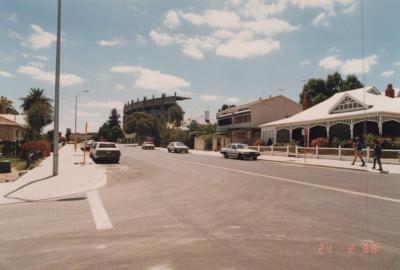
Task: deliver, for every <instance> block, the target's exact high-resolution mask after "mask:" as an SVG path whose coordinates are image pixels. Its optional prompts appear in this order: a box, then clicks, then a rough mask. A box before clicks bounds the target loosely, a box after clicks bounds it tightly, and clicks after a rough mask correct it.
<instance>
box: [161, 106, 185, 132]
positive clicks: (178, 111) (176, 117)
mask: <svg viewBox="0 0 400 270" xmlns="http://www.w3.org/2000/svg"><path fill="white" fill-rule="evenodd" d="M184 115H185V112H184V111H183V110H182V108H181V106H179V105H173V106H171V107H169V108H168V110H167V115H166V116H167V119H168V122H169V123H171V124H173V125H174V126H176V127H179V126H180V125H181V123H182V121H183V116H184Z"/></svg>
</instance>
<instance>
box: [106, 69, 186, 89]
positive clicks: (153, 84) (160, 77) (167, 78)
mask: <svg viewBox="0 0 400 270" xmlns="http://www.w3.org/2000/svg"><path fill="white" fill-rule="evenodd" d="M110 71H111V72H114V73H122V74H124V73H125V74H133V75H134V76H135V86H136V87H140V88H143V89H151V90H159V91H167V92H171V91H174V90H177V89H180V88H186V87H190V82H188V81H186V80H184V79H183V78H180V77H177V76H174V75H170V74H164V73H161V72H160V71H158V70H151V69H147V68H143V67H141V66H115V67H112V68H111V69H110Z"/></svg>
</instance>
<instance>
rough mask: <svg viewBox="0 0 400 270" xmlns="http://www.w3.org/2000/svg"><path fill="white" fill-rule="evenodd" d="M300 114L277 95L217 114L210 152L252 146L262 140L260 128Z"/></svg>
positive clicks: (287, 100)
mask: <svg viewBox="0 0 400 270" xmlns="http://www.w3.org/2000/svg"><path fill="white" fill-rule="evenodd" d="M301 110H302V107H301V105H300V104H298V103H296V102H295V101H293V100H291V99H289V98H287V97H284V96H282V95H279V96H275V97H270V98H267V99H261V98H260V100H257V101H254V102H251V103H247V104H243V105H239V106H235V107H231V108H228V109H226V110H224V111H221V112H218V113H217V115H216V117H217V136H215V137H214V140H213V150H217V149H219V148H221V147H224V146H225V145H227V144H229V143H248V144H254V143H255V142H256V141H257V140H260V139H261V128H260V127H259V126H260V125H261V124H264V123H268V122H273V121H276V120H279V119H282V118H288V117H290V116H292V115H294V114H296V113H298V112H300V111H301ZM265 142H266V141H265Z"/></svg>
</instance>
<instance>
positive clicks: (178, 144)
mask: <svg viewBox="0 0 400 270" xmlns="http://www.w3.org/2000/svg"><path fill="white" fill-rule="evenodd" d="M175 145H176V146H185V145H184V144H183V143H181V142H178V143H176V144H175Z"/></svg>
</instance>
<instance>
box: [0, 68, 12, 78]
mask: <svg viewBox="0 0 400 270" xmlns="http://www.w3.org/2000/svg"><path fill="white" fill-rule="evenodd" d="M12 76H13V75H12V74H11V73H9V72H7V71H4V70H1V69H0V77H6V78H10V77H12Z"/></svg>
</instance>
